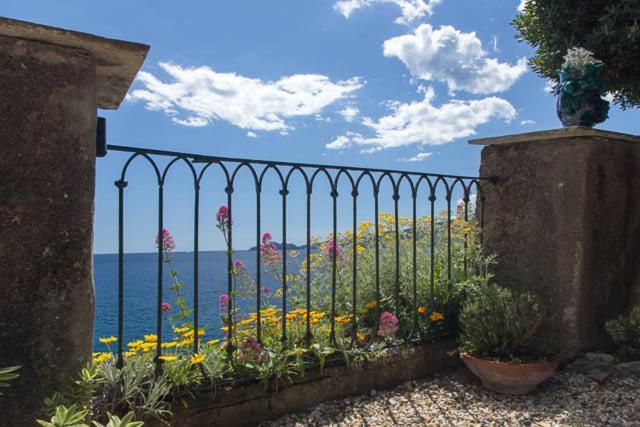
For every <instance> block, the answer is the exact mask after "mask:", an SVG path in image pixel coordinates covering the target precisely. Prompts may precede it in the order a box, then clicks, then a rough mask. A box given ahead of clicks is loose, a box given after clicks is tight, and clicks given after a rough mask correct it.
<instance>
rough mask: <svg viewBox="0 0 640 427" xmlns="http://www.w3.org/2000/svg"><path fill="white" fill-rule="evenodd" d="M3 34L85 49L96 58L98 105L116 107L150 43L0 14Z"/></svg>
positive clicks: (0, 27) (140, 64) (100, 106)
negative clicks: (118, 38)
mask: <svg viewBox="0 0 640 427" xmlns="http://www.w3.org/2000/svg"><path fill="white" fill-rule="evenodd" d="M0 36H3V37H9V38H15V39H20V40H26V41H35V42H40V43H48V44H52V45H57V46H63V47H68V48H74V49H81V50H82V51H84V52H86V54H87V55H88V56H90V57H91V58H92V59H93V61H94V62H95V67H96V97H97V106H98V108H103V109H107V110H115V109H117V108H118V106H119V105H120V103H121V102H122V100H123V99H124V97H125V95H126V94H127V91H128V90H129V87H130V86H131V83H132V82H133V79H134V78H135V76H136V73H137V72H138V70H139V69H140V67H141V66H142V63H143V62H144V59H145V58H146V56H147V53H148V51H149V46H147V45H144V44H140V43H132V42H127V41H122V40H114V39H108V38H104V37H99V36H95V35H93V34H87V33H81V32H78V31H70V30H65V29H62V28H56V27H49V26H46V25H40V24H34V23H31V22H24V21H18V20H16V19H10V18H4V17H0Z"/></svg>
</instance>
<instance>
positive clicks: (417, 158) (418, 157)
mask: <svg viewBox="0 0 640 427" xmlns="http://www.w3.org/2000/svg"><path fill="white" fill-rule="evenodd" d="M432 154H433V153H426V152H424V153H417V154H416V155H415V156H413V157H408V158H406V159H398V161H399V162H421V161H423V160H424V159H426V158H427V157H429V156H430V155H432Z"/></svg>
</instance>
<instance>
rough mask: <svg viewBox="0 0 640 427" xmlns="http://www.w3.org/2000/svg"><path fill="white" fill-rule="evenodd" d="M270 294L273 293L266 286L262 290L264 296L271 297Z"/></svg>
mask: <svg viewBox="0 0 640 427" xmlns="http://www.w3.org/2000/svg"><path fill="white" fill-rule="evenodd" d="M269 292H271V291H270V290H269V288H267V287H266V286H264V287H263V288H262V293H263V294H265V295H269Z"/></svg>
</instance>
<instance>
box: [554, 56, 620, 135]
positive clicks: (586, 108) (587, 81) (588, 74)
mask: <svg viewBox="0 0 640 427" xmlns="http://www.w3.org/2000/svg"><path fill="white" fill-rule="evenodd" d="M603 67H604V66H603V64H601V63H598V64H587V65H586V66H585V72H584V75H583V76H582V77H579V78H576V77H575V76H572V75H571V73H569V72H568V71H566V70H563V71H560V73H559V75H560V82H559V83H558V85H557V86H556V90H555V93H556V95H557V97H558V100H557V102H556V112H557V114H558V118H559V119H560V121H561V122H562V124H563V125H564V126H565V127H569V126H588V127H593V126H594V125H596V124H598V123H601V122H604V121H605V120H606V119H607V117H608V113H609V102H608V101H605V100H604V99H602V96H601V94H602V90H603V88H602V77H601V76H602V70H603Z"/></svg>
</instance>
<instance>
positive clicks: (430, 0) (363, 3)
mask: <svg viewBox="0 0 640 427" xmlns="http://www.w3.org/2000/svg"><path fill="white" fill-rule="evenodd" d="M380 3H394V4H396V5H398V7H400V11H401V13H402V15H401V16H399V17H398V18H396V21H395V22H396V23H397V24H409V23H410V22H412V21H415V20H417V19H420V18H423V17H424V16H425V15H429V16H431V15H432V14H433V8H434V7H435V6H437V5H438V4H440V3H442V0H339V1H338V2H336V4H335V5H334V6H333V7H334V8H335V9H336V10H337V11H338V12H340V13H341V14H342V15H343V16H344V17H345V18H348V17H349V16H351V14H352V13H353V12H354V11H355V10H357V9H360V8H363V7H367V6H372V5H374V4H380Z"/></svg>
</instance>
